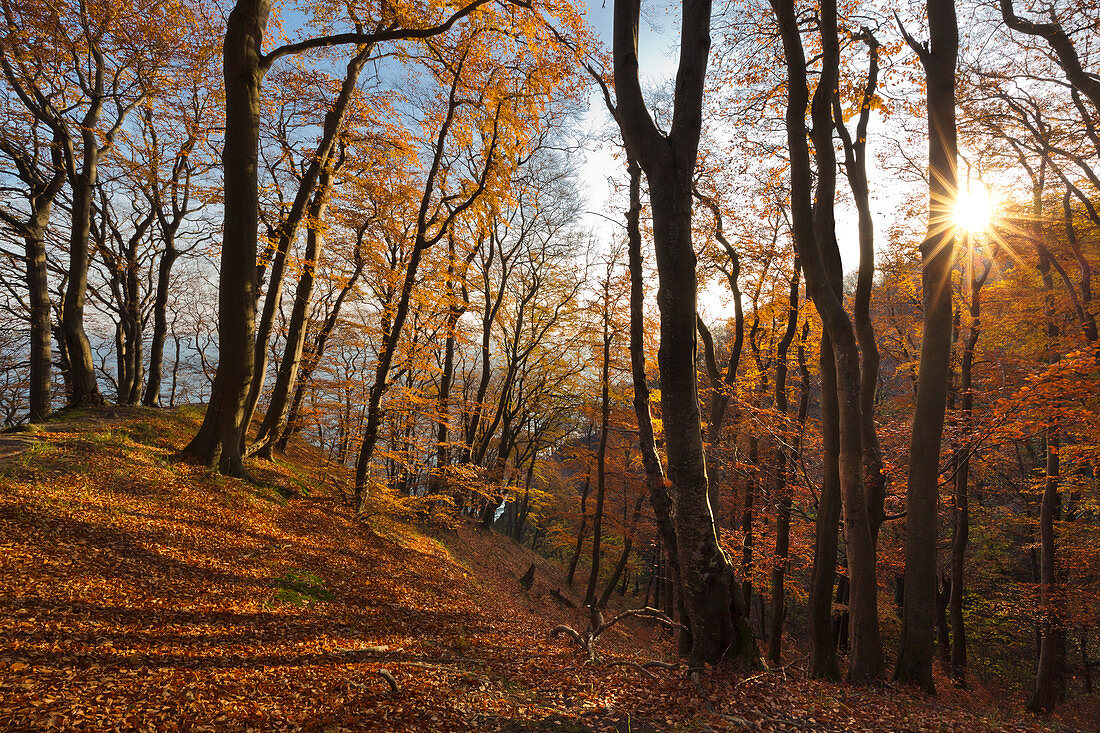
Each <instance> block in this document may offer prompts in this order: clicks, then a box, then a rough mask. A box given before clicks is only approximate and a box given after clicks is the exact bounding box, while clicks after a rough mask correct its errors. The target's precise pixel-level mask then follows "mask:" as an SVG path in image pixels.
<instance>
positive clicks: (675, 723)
mask: <svg viewBox="0 0 1100 733" xmlns="http://www.w3.org/2000/svg"><path fill="white" fill-rule="evenodd" d="M197 417H198V415H197V413H196V412H194V411H187V410H184V411H168V412H162V411H152V410H138V409H134V410H119V409H115V410H113V411H111V412H106V413H104V412H99V413H93V414H83V415H76V416H72V415H70V416H68V417H66V418H62V420H61V421H59V422H57V423H54V424H53V425H52V426H50V427H48V428H47V430H46V431H44V432H40V433H36V434H34V435H33V436H32V437H31V438H30V439H27V440H26V445H27V448H26V449H23V450H21V451H20V452H16V453H12V454H9V455H7V456H5V457H3V458H2V459H0V730H4V731H38V730H151V731H176V730H178V731H257V732H259V731H344V730H348V731H391V730H392V731H398V730H401V731H406V730H407V731H510V732H519V731H563V732H564V731H597V730H617V731H631V732H632V733H644V732H646V731H704V730H776V731H797V730H803V731H804V730H820V731H855V730H860V731H863V730H865V731H916V730H921V731H923V730H930V731H986V730H998V731H1017V730H1018V731H1023V730H1046V729H1049V728H1048V727H1044V725H1043V724H1041V721H1034V720H1022V721H1015V722H1013V721H1011V720H1009V719H1007V718H1005V717H1003V716H1004V714H1003V713H998V712H997V711H996V709H995V708H994V707H993V706H992V705H991V704H988V701H983V700H981V699H980V698H978V697H975V696H971V697H961V696H959V694H958V693H951V694H949V695H944V696H941V697H940V698H926V697H924V696H922V695H920V694H919V693H914V692H910V691H906V690H900V689H895V688H890V687H884V688H880V689H867V688H852V687H845V686H835V685H829V684H824V683H818V682H812V681H807V680H801V679H796V678H794V677H793V676H789V675H788V674H787V673H778V672H776V673H763V674H761V673H755V674H746V673H737V672H736V671H734V670H718V671H713V672H711V673H709V674H708V675H707V676H706V677H705V679H704V686H705V690H706V696H707V698H709V700H710V701H711V702H712V703H713V705H714V707H715V711H714V712H710V711H708V709H707V702H706V701H705V700H704V698H703V696H702V695H701V694H700V692H699V690H697V689H696V688H695V687H693V686H692V684H691V683H690V682H689V681H688V680H686V679H685V678H684V677H683V675H682V674H680V673H677V672H664V671H657V672H656V673H655V674H654V675H653V676H652V677H650V676H647V675H645V674H644V673H642V672H641V671H640V670H638V669H636V668H635V667H632V666H629V665H616V664H614V663H615V662H624V661H626V662H629V661H645V660H647V659H666V660H668V661H675V660H674V659H673V658H672V657H671V656H670V645H669V643H668V641H667V639H665V638H664V637H662V635H661V634H662V632H661V631H660V630H659V629H656V628H652V627H650V626H649V625H648V624H649V623H650V622H646V621H639V622H631V623H630V624H623V625H622V626H619V627H616V628H615V629H614V630H613V631H611V632H608V634H607V638H606V639H605V638H603V637H601V645H602V647H601V648H602V649H603V651H604V652H605V653H604V654H603V655H602V657H601V660H600V662H599V663H597V664H596V665H590V664H587V663H586V660H585V656H584V655H583V654H582V653H581V652H580V651H579V649H578V648H577V647H576V646H575V645H573V644H572V642H570V641H568V640H567V639H565V638H557V639H552V638H550V637H549V635H548V633H547V632H548V630H549V629H550V628H552V627H553V626H554V625H556V624H558V623H562V622H565V623H570V624H573V625H574V626H578V627H579V628H580V627H583V624H584V621H583V618H582V617H581V615H580V612H578V611H575V610H571V609H568V608H566V607H565V606H563V605H562V604H561V603H560V602H559V601H558V600H556V599H555V598H554V597H552V596H551V595H550V592H551V591H553V590H559V589H560V590H561V591H562V592H563V593H564V595H565V596H566V597H567V598H571V599H574V600H575V596H573V595H572V593H571V592H570V591H568V589H565V588H563V587H562V583H561V569H560V568H559V567H558V566H557V565H555V564H554V563H550V562H548V561H546V560H544V559H542V558H539V557H537V556H535V555H533V554H532V553H530V552H529V551H528V550H526V549H524V548H520V547H519V546H517V545H516V544H515V543H513V542H511V540H508V539H505V538H502V537H498V536H495V535H485V534H482V533H480V532H478V531H476V530H474V529H472V528H469V527H465V526H463V527H459V528H457V529H453V528H452V529H439V528H435V529H434V530H430V531H421V530H420V529H417V528H415V527H414V526H413V525H412V524H409V523H404V522H402V521H400V520H398V519H396V518H393V517H389V516H386V515H384V514H374V515H371V516H369V517H367V518H362V517H360V518H358V519H357V518H356V517H355V516H354V515H353V513H351V512H350V511H348V510H347V509H346V508H344V507H343V506H342V505H341V502H340V501H338V500H337V498H336V497H334V496H333V495H332V493H331V492H330V491H328V490H327V489H326V488H325V482H321V481H319V479H318V477H319V475H321V472H320V470H319V469H318V468H317V467H316V463H315V460H316V456H314V455H312V454H311V453H310V452H309V451H308V450H307V449H304V448H300V449H297V450H296V451H294V452H293V453H292V454H291V455H290V456H289V457H287V458H286V459H285V460H282V461H280V463H278V464H277V465H274V466H272V465H271V464H266V465H265V464H256V467H255V472H256V475H257V476H258V478H260V479H262V480H263V481H264V483H265V487H264V488H259V489H257V488H256V487H254V486H252V485H249V484H246V483H243V482H240V481H237V480H230V479H223V478H220V477H216V476H211V475H209V474H208V473H206V472H205V471H204V470H202V469H201V468H199V467H197V466H193V465H189V464H186V463H180V462H178V461H176V460H175V458H174V454H175V452H176V451H177V450H178V449H179V448H180V447H181V446H182V445H183V444H184V442H185V441H186V438H187V437H188V436H189V435H190V434H191V433H192V432H193V431H194V429H195V427H196V425H197ZM328 485H329V486H330V487H331V486H332V483H331V482H329V484H328ZM531 563H535V564H536V574H535V583H534V584H533V585H532V587H531V589H530V591H527V592H525V591H523V590H522V589H521V588H520V586H519V584H518V582H517V579H518V578H519V576H520V575H522V573H523V572H524V571H525V570H526V569H527V567H528V566H529V565H530V564H531ZM381 670H385V671H386V673H387V675H388V676H389V677H390V678H391V679H392V682H393V685H391V682H390V680H387V679H386V675H383V674H381V673H380V672H381ZM394 686H396V689H395V688H394ZM1045 725H1046V726H1050V725H1051V724H1050V723H1049V722H1047V723H1046V724H1045Z"/></svg>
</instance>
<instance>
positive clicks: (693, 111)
mask: <svg viewBox="0 0 1100 733" xmlns="http://www.w3.org/2000/svg"><path fill="white" fill-rule="evenodd" d="M640 11H641V2H640V0H616V1H615V10H614V32H613V35H614V70H615V85H616V92H617V93H618V109H619V126H620V129H621V131H622V135H623V141H624V143H625V144H626V149H627V151H628V152H629V154H630V155H631V156H632V157H633V158H634V159H635V160H637V161H638V164H639V165H640V166H641V168H642V170H643V171H645V174H646V179H647V180H648V182H649V198H650V205H651V207H652V211H653V242H654V249H655V252H656V256H657V274H658V278H659V280H660V289H659V291H658V294H657V303H658V306H659V308H660V313H661V346H660V350H659V352H658V356H657V361H658V366H659V367H660V371H661V394H662V402H661V405H662V413H661V414H662V417H663V420H664V428H665V444H666V447H667V451H668V475H669V479H670V480H671V482H672V486H673V491H674V494H675V496H674V506H675V508H676V511H675V518H674V523H675V527H676V542H677V553H678V555H679V560H680V576H681V577H680V583H681V590H682V593H683V597H684V605H685V607H686V608H687V612H688V618H689V621H690V623H691V629H692V647H691V658H692V660H693V661H694V662H695V663H703V662H711V663H713V662H717V661H719V660H720V659H721V658H722V657H723V656H730V657H733V658H740V659H742V660H745V661H747V662H749V663H750V664H756V663H757V656H758V653H757V650H756V642H755V641H754V639H753V638H752V631H751V629H750V628H749V626H748V624H747V623H746V622H745V621H744V618H743V616H742V613H741V609H740V602H739V600H738V597H737V594H736V593H734V592H732V586H733V572H732V569H731V567H730V564H729V561H728V560H727V558H726V556H725V555H724V554H723V552H722V550H721V548H719V546H718V537H717V534H716V532H715V525H714V516H713V514H712V512H711V506H710V501H709V499H708V496H707V488H708V479H707V463H706V455H705V453H704V451H703V432H702V421H701V417H700V413H699V394H698V384H697V382H696V372H695V360H696V359H695V357H696V341H695V339H696V336H695V320H696V316H695V312H696V294H697V289H698V283H697V281H696V273H695V263H696V256H695V250H694V249H693V247H692V241H691V236H692V235H691V208H692V206H691V205H692V193H691V184H692V178H693V175H694V172H695V165H696V160H697V157H698V151H699V134H700V129H701V126H702V121H703V114H702V110H703V82H704V78H705V76H706V70H707V56H708V54H709V51H710V13H711V3H710V0H684V2H683V4H682V20H681V28H680V62H679V68H678V70H677V73H676V89H675V95H674V98H673V112H672V124H671V127H670V128H669V132H668V134H667V135H666V134H664V133H662V132H661V131H660V130H658V128H657V126H656V124H655V123H654V122H653V118H652V117H651V116H650V113H649V109H648V108H647V107H646V102H645V99H644V97H643V95H642V89H641V84H640V82H639V79H638V21H639V15H640ZM731 611H732V612H731Z"/></svg>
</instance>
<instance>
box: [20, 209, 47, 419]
mask: <svg viewBox="0 0 1100 733" xmlns="http://www.w3.org/2000/svg"><path fill="white" fill-rule="evenodd" d="M51 203H52V198H51V201H49V202H46V203H45V204H43V205H40V206H38V207H37V208H36V210H35V212H34V213H33V214H32V216H31V218H30V220H29V222H28V225H27V229H26V232H25V234H24V237H23V242H24V244H25V246H26V258H27V259H26V262H27V301H28V305H29V306H30V320H31V344H30V354H29V358H30V395H29V401H30V404H29V407H30V415H29V418H28V419H29V421H30V422H32V423H40V422H44V421H45V419H46V418H47V417H48V416H49V414H50V407H51V402H52V389H51V380H50V370H51V369H52V368H53V363H52V362H53V354H52V349H51V348H50V337H51V333H50V290H49V282H48V272H47V268H46V243H45V237H46V226H47V224H48V223H49V220H50V204H51Z"/></svg>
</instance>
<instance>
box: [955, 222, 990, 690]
mask: <svg viewBox="0 0 1100 733" xmlns="http://www.w3.org/2000/svg"><path fill="white" fill-rule="evenodd" d="M968 244H969V242H968ZM967 257H968V264H967V272H968V274H969V276H970V330H969V332H968V333H967V336H966V340H965V341H963V351H962V359H961V363H960V368H959V391H960V392H961V395H960V402H961V405H960V407H961V411H962V427H963V431H964V432H963V434H964V436H965V437H966V439H967V442H966V443H964V445H963V453H962V455H960V456H959V461H958V466H957V467H956V473H955V516H954V532H953V535H952V538H951V598H950V600H949V602H948V609H947V615H948V620H949V621H950V625H951V663H950V667H949V669H950V674H951V679H952V680H954V682H955V685H956V686H958V687H960V688H965V687H966V626H965V624H964V622H963V595H964V592H965V588H966V575H965V570H966V546H967V542H968V541H969V539H970V494H969V484H970V458H971V454H972V448H971V446H970V444H969V443H970V442H971V441H972V440H973V435H972V433H973V429H974V349H975V347H976V346H977V344H978V336H979V334H980V333H981V312H982V301H981V290H982V285H984V284H985V280H986V277H987V276H988V275H989V270H990V267H991V265H992V261H988V262H987V263H986V265H985V267H984V270H983V272H982V273H981V274H979V273H978V272H976V271H975V269H974V247H973V245H970V246H969V247H968V248H967Z"/></svg>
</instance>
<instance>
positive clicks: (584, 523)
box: [565, 456, 592, 588]
mask: <svg viewBox="0 0 1100 733" xmlns="http://www.w3.org/2000/svg"><path fill="white" fill-rule="evenodd" d="M585 462H586V463H587V462H588V457H587V456H586V457H585ZM591 489H592V467H591V464H589V465H588V473H587V475H586V476H585V478H584V489H583V490H582V491H581V528H580V529H579V530H578V531H577V547H576V549H575V550H573V558H572V559H571V560H570V561H569V572H568V573H567V574H566V576H565V582H566V583H567V584H568V585H569V587H570V588H572V587H573V578H574V576H575V575H576V573H577V563H578V562H579V561H580V558H581V550H582V549H584V535H585V533H587V532H588V492H589V491H590V490H591Z"/></svg>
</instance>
